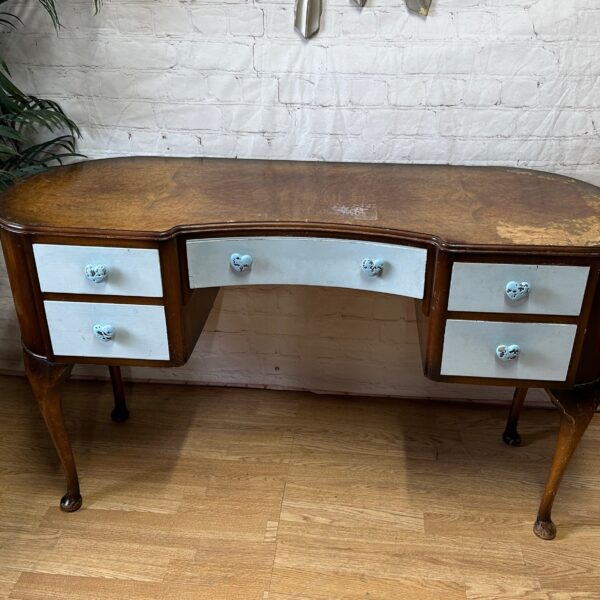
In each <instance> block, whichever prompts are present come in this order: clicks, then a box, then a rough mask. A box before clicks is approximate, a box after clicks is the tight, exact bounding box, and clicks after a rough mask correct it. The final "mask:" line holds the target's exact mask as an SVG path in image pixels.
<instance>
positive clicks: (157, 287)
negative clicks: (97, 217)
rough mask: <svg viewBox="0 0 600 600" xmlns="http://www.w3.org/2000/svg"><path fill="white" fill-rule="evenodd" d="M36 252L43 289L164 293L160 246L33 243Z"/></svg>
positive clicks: (154, 295) (78, 291) (122, 293)
mask: <svg viewBox="0 0 600 600" xmlns="http://www.w3.org/2000/svg"><path fill="white" fill-rule="evenodd" d="M33 254H34V256H35V264H36V267H37V272H38V279H39V282H40V287H41V289H42V292H62V293H67V294H100V295H122V296H146V297H161V296H162V281H161V278H160V262H159V257H158V250H155V249H152V248H105V247H103V246H63V245H58V244H33ZM88 266H89V267H91V269H89V270H88V269H87V267H88ZM98 267H104V268H105V275H106V276H105V277H100V276H99V273H100V269H98Z"/></svg>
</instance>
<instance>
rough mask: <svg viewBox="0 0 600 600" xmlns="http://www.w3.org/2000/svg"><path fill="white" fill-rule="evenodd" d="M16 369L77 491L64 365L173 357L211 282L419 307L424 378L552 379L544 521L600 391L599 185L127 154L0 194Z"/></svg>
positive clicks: (512, 382) (540, 522)
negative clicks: (20, 361) (64, 408)
mask: <svg viewBox="0 0 600 600" xmlns="http://www.w3.org/2000/svg"><path fill="white" fill-rule="evenodd" d="M0 225H1V228H2V230H1V236H2V246H3V250H4V255H5V259H6V265H7V269H8V274H9V278H10V283H11V286H12V291H13V296H14V301H15V306H16V309H17V314H18V319H19V324H20V327H21V334H22V340H23V347H24V357H25V368H26V372H27V375H28V377H29V380H30V382H31V385H32V387H33V391H34V394H35V396H36V399H37V401H38V404H39V406H40V409H41V412H42V415H43V417H44V419H45V422H46V425H47V427H48V431H49V433H50V435H51V437H52V440H53V442H54V445H55V447H56V450H57V452H58V455H59V457H60V460H61V462H62V464H63V466H64V468H65V471H66V473H67V493H66V495H65V496H64V497H63V498H62V500H61V507H62V508H63V509H64V510H66V511H74V510H77V509H78V508H79V507H80V506H81V501H82V500H81V495H80V492H79V483H78V478H77V472H76V469H75V462H74V458H73V454H72V451H71V446H70V442H69V437H68V434H67V431H66V429H65V425H64V421H63V417H62V412H61V402H60V395H59V387H60V383H61V382H62V381H63V380H64V379H65V377H66V376H67V375H68V374H69V371H70V369H71V367H72V365H73V363H96V364H104V365H108V366H109V367H110V370H111V375H112V377H113V384H114V388H115V392H116V406H115V411H113V418H115V419H123V418H126V416H127V412H126V410H127V409H126V407H125V404H124V400H123V395H122V388H121V385H120V373H119V366H121V365H145V366H149V365H155V366H160V367H165V366H178V365H183V364H184V363H185V362H186V360H187V359H188V357H189V356H190V354H191V352H192V350H193V348H194V345H195V343H196V340H197V339H198V336H199V335H200V333H201V331H202V328H203V326H204V323H205V320H206V318H207V316H208V314H209V311H210V309H211V306H212V303H213V300H214V298H215V296H216V294H217V291H218V289H219V287H220V286H228V285H258V284H301V285H324V286H338V287H347V288H355V289H361V290H371V291H373V292H383V293H387V294H391V295H394V294H395V295H401V296H409V297H412V298H415V299H416V306H417V316H418V323H419V333H420V341H421V349H422V360H423V370H424V373H425V375H426V376H427V377H430V378H432V379H436V380H441V381H450V382H462V383H471V382H472V383H478V384H481V383H488V384H493V385H509V386H514V387H516V392H515V396H514V402H513V406H512V409H511V413H510V416H509V420H508V424H507V428H506V431H505V432H504V439H505V441H506V442H507V443H511V444H515V445H516V444H518V443H519V436H518V433H517V430H516V425H517V419H518V414H519V410H520V407H521V405H522V403H523V400H524V398H525V393H526V390H527V388H528V387H543V388H546V389H548V391H549V393H550V396H551V398H552V399H553V401H554V402H555V404H556V405H557V406H558V407H559V409H560V411H559V414H560V432H559V437H558V444H557V447H556V452H555V456H554V459H553V462H552V466H551V470H550V475H549V477H548V480H547V483H546V488H545V491H544V494H543V498H542V501H541V505H540V509H539V513H538V518H537V520H536V522H535V526H534V531H535V533H536V534H537V535H538V536H540V537H542V538H545V539H551V538H553V537H554V535H555V527H554V524H553V523H552V520H551V508H552V503H553V500H554V496H555V494H556V491H557V489H558V486H559V483H560V479H561V477H562V475H563V472H564V470H565V468H566V466H567V464H568V462H569V459H570V457H571V455H572V453H573V452H574V450H575V448H576V446H577V444H578V442H579V440H580V438H581V436H582V435H583V433H584V431H585V429H586V427H587V425H588V424H589V422H590V420H591V418H592V416H593V414H594V411H595V410H596V408H597V406H598V403H599V402H600V385H599V384H598V380H599V378H600V360H599V358H598V354H599V352H600V283H599V280H600V189H598V188H596V187H594V186H592V185H588V184H585V183H582V182H579V181H575V180H573V179H570V178H566V177H560V176H556V175H550V174H546V173H540V172H534V171H526V170H519V169H507V168H476V167H451V166H423V165H374V164H371V165H365V164H328V163H301V162H273V161H250V160H244V161H242V160H231V159H174V158H173V159H167V158H123V159H113V160H102V161H90V162H85V163H79V164H76V165H71V166H67V167H61V168H58V169H54V170H51V171H49V172H46V173H43V174H40V175H37V176H35V177H32V178H30V179H27V180H25V181H23V182H21V183H19V184H17V185H15V186H14V187H13V188H11V189H10V190H9V192H8V193H6V194H5V195H4V196H3V197H2V198H1V199H0Z"/></svg>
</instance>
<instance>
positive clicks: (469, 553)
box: [0, 377, 600, 600]
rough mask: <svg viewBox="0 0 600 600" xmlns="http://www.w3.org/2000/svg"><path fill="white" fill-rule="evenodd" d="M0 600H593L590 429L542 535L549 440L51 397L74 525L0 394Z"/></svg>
mask: <svg viewBox="0 0 600 600" xmlns="http://www.w3.org/2000/svg"><path fill="white" fill-rule="evenodd" d="M0 396H1V397H2V402H1V403H0V598H7V599H12V600H116V599H119V600H121V599H122V598H130V599H132V600H136V599H140V600H141V599H144V600H159V599H160V600H171V599H172V600H191V599H194V600H198V599H199V600H204V599H206V600H238V599H239V600H332V599H334V600H337V599H340V600H359V599H361V600H364V599H365V598H369V599H371V600H404V599H406V600H409V599H410V600H430V599H431V600H433V599H436V600H437V599H439V598H444V599H445V600H496V599H497V600H518V599H522V598H523V599H529V600H578V599H581V600H590V599H596V600H598V599H599V598H600V593H599V591H598V590H600V576H599V575H598V573H600V471H599V470H598V468H597V464H598V463H597V456H598V454H599V453H600V417H596V418H595V420H594V422H593V423H592V425H591V427H590V430H589V434H588V435H586V437H585V438H584V440H583V442H582V444H581V448H580V451H579V452H578V453H577V454H576V456H575V458H574V460H573V463H572V465H571V467H570V469H569V471H568V474H567V476H566V477H565V480H564V482H563V487H562V488H561V491H560V494H559V497H558V499H557V504H556V509H555V520H556V522H557V524H558V531H559V535H558V538H557V539H556V540H555V541H553V542H543V541H540V540H538V539H537V538H536V537H535V536H534V535H533V534H532V532H531V526H532V521H533V518H534V516H535V512H536V510H537V503H538V500H539V496H540V493H541V490H542V486H543V483H544V480H545V477H546V470H547V468H548V464H549V460H550V455H551V452H552V450H553V446H554V442H555V434H556V431H557V415H556V414H555V412H554V411H552V410H545V409H539V408H537V409H529V410H527V408H526V410H525V412H524V414H523V418H522V424H521V433H522V435H523V438H524V445H523V447H521V448H509V447H507V446H505V445H504V444H502V442H501V440H500V434H501V432H502V429H503V425H504V419H505V416H506V407H501V406H498V407H495V406H490V405H485V406H478V405H474V404H472V403H469V404H460V403H454V404H450V403H436V402H431V401H421V400H406V401H400V400H394V399H389V400H388V399H381V398H344V397H333V396H318V395H312V394H308V393H297V392H293V393H292V392H277V391H264V390H249V389H223V388H199V387H189V386H168V385H148V384H135V385H128V386H127V396H128V399H129V405H130V410H131V419H130V421H129V422H127V423H124V424H115V423H112V422H111V421H110V419H109V418H108V415H109V413H110V407H111V402H112V398H111V389H110V385H109V384H108V383H99V382H91V381H88V382H82V381H71V382H68V383H67V384H66V386H65V388H64V399H65V402H64V410H65V416H66V421H67V426H68V429H69V431H70V433H71V436H72V440H73V446H74V450H75V454H76V459H77V462H78V466H79V471H80V477H81V484H82V491H83V495H84V506H83V508H82V510H80V511H79V512H77V513H74V514H64V513H62V512H60V510H59V509H58V506H57V503H58V499H59V498H60V496H61V495H62V493H63V491H64V480H63V477H62V473H61V471H60V467H59V464H58V461H57V459H56V456H55V454H54V450H53V448H52V445H51V443H50V441H49V438H48V435H47V433H46V431H45V428H44V425H43V423H42V420H41V418H40V416H39V414H38V413H37V408H36V406H35V403H34V401H33V398H32V396H31V393H30V390H29V387H28V385H27V383H26V382H25V380H23V379H21V378H18V377H0Z"/></svg>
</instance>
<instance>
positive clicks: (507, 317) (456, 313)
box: [446, 310, 581, 325]
mask: <svg viewBox="0 0 600 600" xmlns="http://www.w3.org/2000/svg"><path fill="white" fill-rule="evenodd" d="M446 315H447V318H448V319H460V320H461V321H462V320H464V321H495V322H498V323H556V324H559V325H560V324H563V325H577V324H579V323H580V321H581V318H580V317H568V316H564V315H540V314H537V313H508V312H506V313H494V312H471V311H469V312H467V311H461V310H449V311H448V312H447V313H446Z"/></svg>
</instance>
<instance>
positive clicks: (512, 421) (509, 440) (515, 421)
mask: <svg viewBox="0 0 600 600" xmlns="http://www.w3.org/2000/svg"><path fill="white" fill-rule="evenodd" d="M525 396H527V388H516V389H515V393H514V395H513V400H512V405H511V407H510V412H509V413H508V420H507V421H506V427H505V428H504V433H503V434H502V439H503V440H504V443H505V444H508V445H509V446H520V445H521V436H520V435H519V432H518V431H517V426H518V425H519V417H520V416H521V409H522V408H523V402H525Z"/></svg>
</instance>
